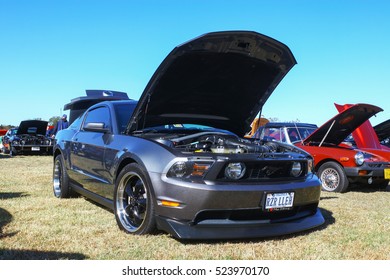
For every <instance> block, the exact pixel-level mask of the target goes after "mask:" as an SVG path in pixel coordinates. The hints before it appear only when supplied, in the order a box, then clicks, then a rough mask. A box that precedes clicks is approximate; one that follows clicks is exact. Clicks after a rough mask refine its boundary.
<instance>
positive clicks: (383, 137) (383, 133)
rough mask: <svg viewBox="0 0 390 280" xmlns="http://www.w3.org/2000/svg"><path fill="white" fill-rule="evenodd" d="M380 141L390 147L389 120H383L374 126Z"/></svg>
mask: <svg viewBox="0 0 390 280" xmlns="http://www.w3.org/2000/svg"><path fill="white" fill-rule="evenodd" d="M374 130H375V132H376V134H377V136H378V140H379V141H380V143H381V144H382V145H384V146H386V147H388V148H390V120H387V121H384V122H382V123H380V124H378V125H376V126H375V127H374Z"/></svg>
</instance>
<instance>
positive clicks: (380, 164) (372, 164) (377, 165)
mask: <svg viewBox="0 0 390 280" xmlns="http://www.w3.org/2000/svg"><path fill="white" fill-rule="evenodd" d="M367 165H368V167H370V168H389V167H390V164H388V163H383V162H381V163H368V164H367Z"/></svg>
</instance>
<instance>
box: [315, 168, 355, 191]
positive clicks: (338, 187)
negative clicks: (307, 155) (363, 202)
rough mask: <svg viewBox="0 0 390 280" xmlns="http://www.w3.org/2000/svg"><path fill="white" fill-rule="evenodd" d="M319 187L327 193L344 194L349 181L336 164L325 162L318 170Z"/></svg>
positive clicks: (342, 169)
mask: <svg viewBox="0 0 390 280" xmlns="http://www.w3.org/2000/svg"><path fill="white" fill-rule="evenodd" d="M318 177H319V178H320V180H321V187H322V189H323V190H324V191H327V192H341V193H342V192H346V191H347V190H348V186H349V181H348V178H347V175H346V174H345V171H344V168H343V167H342V166H341V165H340V164H339V163H337V162H333V161H330V162H325V163H323V164H322V165H321V166H320V167H319V169H318Z"/></svg>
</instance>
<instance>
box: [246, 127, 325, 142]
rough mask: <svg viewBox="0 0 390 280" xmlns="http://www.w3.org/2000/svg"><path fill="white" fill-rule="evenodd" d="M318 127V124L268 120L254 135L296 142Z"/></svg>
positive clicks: (271, 139)
mask: <svg viewBox="0 0 390 280" xmlns="http://www.w3.org/2000/svg"><path fill="white" fill-rule="evenodd" d="M317 128H318V127H317V125H315V124H309V123H288V122H268V123H267V124H265V125H263V126H261V127H259V129H258V130H257V131H256V133H255V134H254V135H253V137H254V138H257V139H263V140H268V141H281V142H284V143H288V144H294V143H296V142H301V141H303V140H304V139H305V138H306V137H308V136H309V135H310V134H312V133H313V132H314V131H315V130H316V129H317Z"/></svg>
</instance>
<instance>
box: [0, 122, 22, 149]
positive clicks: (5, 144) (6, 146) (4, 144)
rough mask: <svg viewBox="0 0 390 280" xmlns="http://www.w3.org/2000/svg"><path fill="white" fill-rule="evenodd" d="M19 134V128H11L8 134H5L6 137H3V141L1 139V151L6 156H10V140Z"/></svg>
mask: <svg viewBox="0 0 390 280" xmlns="http://www.w3.org/2000/svg"><path fill="white" fill-rule="evenodd" d="M17 132H18V128H17V127H14V128H10V129H8V130H7V132H6V133H5V135H4V136H3V137H2V139H1V142H2V147H1V151H2V152H3V153H4V154H9V152H10V148H9V139H10V138H11V137H12V136H14V135H15V134H16V133H17Z"/></svg>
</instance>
